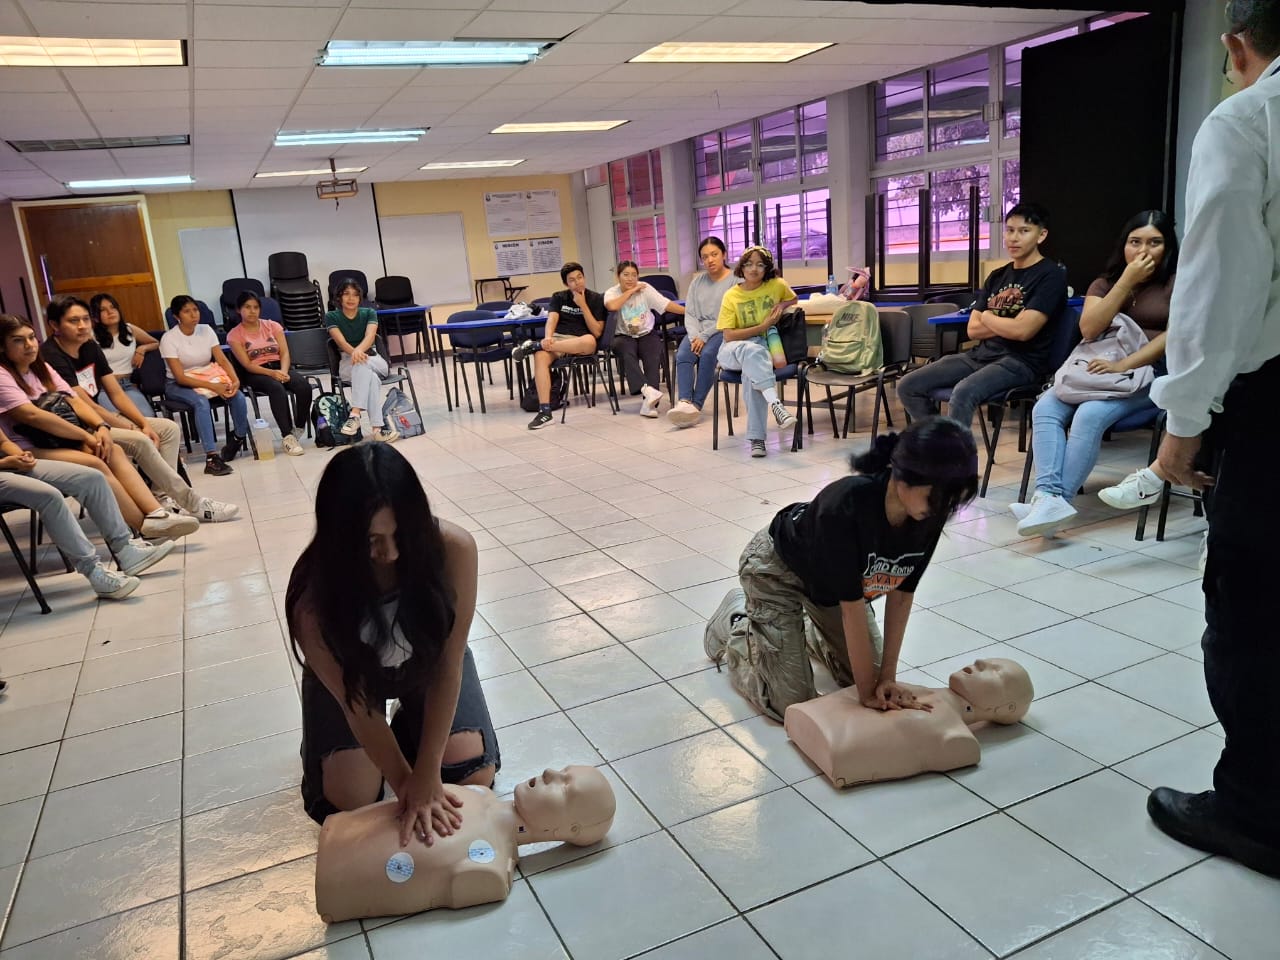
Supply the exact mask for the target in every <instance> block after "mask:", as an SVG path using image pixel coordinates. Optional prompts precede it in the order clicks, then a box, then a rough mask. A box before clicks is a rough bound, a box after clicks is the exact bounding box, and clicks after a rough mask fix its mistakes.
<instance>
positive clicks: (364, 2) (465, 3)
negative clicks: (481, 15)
mask: <svg viewBox="0 0 1280 960" xmlns="http://www.w3.org/2000/svg"><path fill="white" fill-rule="evenodd" d="M489 3H490V0H351V2H350V3H349V4H348V5H349V6H351V7H352V8H359V9H362V10H367V9H369V8H371V7H376V8H378V9H379V10H384V9H385V10H483V9H484V8H485V7H487V6H488V5H489Z"/></svg>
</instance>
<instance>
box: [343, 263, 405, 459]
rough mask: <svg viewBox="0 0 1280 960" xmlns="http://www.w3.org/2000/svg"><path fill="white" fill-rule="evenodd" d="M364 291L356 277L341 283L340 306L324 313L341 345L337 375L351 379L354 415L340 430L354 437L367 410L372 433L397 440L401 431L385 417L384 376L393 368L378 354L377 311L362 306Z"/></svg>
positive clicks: (391, 441) (387, 440)
mask: <svg viewBox="0 0 1280 960" xmlns="http://www.w3.org/2000/svg"><path fill="white" fill-rule="evenodd" d="M363 299H364V290H363V289H362V288H361V287H360V284H358V283H356V281H355V280H344V281H342V282H341V283H340V284H339V285H338V309H337V310H330V311H329V312H328V313H326V314H325V315H324V324H325V326H326V327H328V328H329V336H330V337H332V338H333V342H334V343H336V344H337V345H338V349H339V350H340V351H341V352H342V356H341V357H339V358H338V375H339V376H340V377H342V379H343V380H349V381H351V416H350V417H348V418H347V422H346V423H344V424H343V425H342V426H341V427H339V429H340V430H341V431H342V432H343V433H344V434H346V435H347V436H348V437H354V436H355V435H356V433H357V431H359V429H360V414H362V413H364V412H366V411H368V413H369V425H370V426H371V427H372V428H373V432H372V434H371V436H372V437H373V439H374V440H378V441H381V442H383V443H395V442H396V441H397V440H399V439H400V432H399V431H398V430H396V429H395V427H389V426H386V425H385V423H384V421H383V417H382V378H383V377H385V376H386V375H387V374H388V373H389V372H390V371H391V368H390V367H389V366H388V365H387V360H386V358H385V357H380V356H378V351H377V345H376V341H377V338H378V314H377V313H376V312H375V311H374V310H373V308H372V307H362V306H360V301H361V300H363Z"/></svg>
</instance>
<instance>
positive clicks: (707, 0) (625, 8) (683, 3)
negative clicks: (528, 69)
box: [613, 0, 834, 17]
mask: <svg viewBox="0 0 1280 960" xmlns="http://www.w3.org/2000/svg"><path fill="white" fill-rule="evenodd" d="M739 2H740V0H701V2H699V4H698V12H699V13H705V14H708V15H716V14H721V13H724V12H726V11H727V10H729V8H730V7H732V6H733V5H734V4H736V3H739ZM833 5H834V4H833ZM689 7H690V4H689V2H688V0H626V2H625V3H621V4H619V5H618V6H616V7H614V9H613V12H614V13H615V14H618V13H632V14H667V13H688V12H689ZM817 12H818V11H814V10H810V11H809V12H808V13H807V14H805V16H809V17H812V16H814V14H815V13H817Z"/></svg>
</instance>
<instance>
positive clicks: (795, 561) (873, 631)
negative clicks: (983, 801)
mask: <svg viewBox="0 0 1280 960" xmlns="http://www.w3.org/2000/svg"><path fill="white" fill-rule="evenodd" d="M853 469H854V470H855V471H856V473H855V475H853V476H850V477H844V478H842V479H840V480H837V481H835V482H834V483H831V484H828V485H827V486H826V487H824V488H823V489H822V490H821V491H819V492H818V495H817V496H816V497H814V498H813V500H812V501H810V502H809V503H793V504H791V505H790V506H787V507H783V508H782V509H781V510H780V511H778V514H777V516H775V517H774V518H773V522H772V523H771V524H770V525H769V526H768V527H767V528H765V529H764V530H761V531H760V532H759V533H757V534H756V535H755V536H754V537H753V538H752V539H751V541H750V543H748V544H747V546H746V549H744V550H743V551H742V558H741V560H739V562H738V574H739V579H740V581H741V583H742V592H743V593H744V594H745V595H746V616H745V617H742V616H732V615H727V614H730V612H731V611H732V610H733V609H734V608H735V607H739V606H740V605H741V603H742V598H741V596H740V595H739V594H738V592H737V591H736V590H731V591H730V592H729V594H728V596H726V597H725V599H724V602H723V603H722V604H721V608H720V610H718V611H717V612H716V614H715V615H714V616H713V617H712V618H711V621H710V622H709V623H708V625H707V631H706V635H705V641H704V642H705V646H706V651H707V655H708V656H709V657H710V658H711V659H712V660H714V661H716V662H717V663H719V662H720V661H721V660H724V659H727V661H728V666H729V679H730V681H731V682H732V683H733V686H734V688H735V689H736V690H737V691H738V692H739V693H741V694H742V695H743V696H744V697H746V698H747V699H748V700H750V701H751V702H752V703H753V704H755V706H756V707H757V708H758V709H760V710H762V711H763V712H765V713H767V714H768V715H769V716H771V717H773V718H774V719H775V720H782V717H783V714H784V713H786V710H787V707H789V706H790V705H791V704H793V703H803V702H804V701H806V700H812V699H813V698H814V697H816V696H817V695H818V692H817V690H816V689H815V687H814V684H813V666H812V665H811V664H810V662H809V658H810V657H811V656H812V657H816V658H817V659H819V660H821V661H822V662H823V663H824V664H825V665H826V666H827V667H828V668H829V669H830V670H831V673H832V676H834V677H835V679H836V682H838V683H839V684H840V685H841V686H846V687H847V686H850V685H853V684H856V685H857V688H858V698H859V700H860V701H861V702H862V704H863V706H867V707H873V708H875V709H878V710H895V709H901V708H904V707H908V708H909V707H916V706H919V704H918V703H917V702H916V699H915V696H914V695H913V694H912V693H911V691H910V690H908V689H907V688H906V687H903V686H902V685H900V684H899V683H898V682H897V669H898V653H899V651H900V650H901V649H902V638H903V635H904V634H905V633H906V629H907V619H908V617H909V616H910V614H911V604H912V599H913V597H914V595H915V589H916V586H917V584H919V582H920V578H921V576H922V575H923V574H924V571H925V568H926V567H927V566H928V565H929V560H930V558H931V557H932V556H933V550H934V547H936V546H937V543H938V538H939V537H940V536H941V535H942V527H943V525H944V524H945V523H946V522H947V520H948V519H949V518H950V517H951V516H952V514H954V513H955V512H956V511H957V510H959V509H960V508H961V507H963V506H964V505H965V504H967V503H968V502H969V501H971V500H972V499H973V497H974V495H975V494H976V493H977V491H978V450H977V447H976V446H975V445H974V442H973V434H972V433H971V432H970V430H969V428H968V427H967V426H964V425H961V424H960V423H957V422H956V421H955V420H951V419H948V418H946V417H926V418H924V419H923V420H917V421H916V422H915V423H913V424H911V426H909V427H907V429H906V430H904V431H903V432H902V433H900V434H897V433H891V434H887V435H886V434H881V435H880V436H879V437H877V438H876V440H875V442H874V444H872V447H871V449H870V450H868V451H867V452H866V453H864V454H862V455H860V456H855V457H854V458H853ZM878 597H884V598H885V607H884V636H883V638H882V637H881V633H880V628H879V627H878V626H877V624H876V620H875V616H874V614H873V613H872V611H871V601H872V600H875V599H876V598H878ZM806 616H807V618H808V621H809V626H810V628H811V629H810V630H809V631H808V632H806V626H805V619H806Z"/></svg>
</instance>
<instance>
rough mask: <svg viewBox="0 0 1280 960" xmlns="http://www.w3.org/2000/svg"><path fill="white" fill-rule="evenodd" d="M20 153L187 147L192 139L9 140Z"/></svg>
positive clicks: (176, 135)
mask: <svg viewBox="0 0 1280 960" xmlns="http://www.w3.org/2000/svg"><path fill="white" fill-rule="evenodd" d="M5 142H6V143H8V144H9V146H11V147H13V149H14V150H17V151H18V153H64V152H74V151H77V150H125V149H129V148H131V147H185V146H187V145H188V144H190V143H191V137H189V136H188V135H187V134H185V133H174V134H169V135H167V136H159V137H85V138H84V139H82V140H7V141H5Z"/></svg>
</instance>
